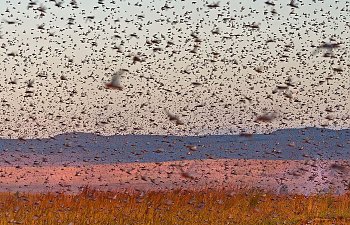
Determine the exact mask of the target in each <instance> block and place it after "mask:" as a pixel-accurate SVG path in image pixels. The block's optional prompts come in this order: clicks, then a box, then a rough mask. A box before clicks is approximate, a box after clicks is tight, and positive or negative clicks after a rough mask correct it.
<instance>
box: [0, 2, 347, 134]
mask: <svg viewBox="0 0 350 225" xmlns="http://www.w3.org/2000/svg"><path fill="white" fill-rule="evenodd" d="M214 3H215V2H207V1H180V0H176V1H117V0H115V1H103V0H100V1H98V0H96V1H95V0H93V1H79V0H77V1H63V2H58V1H56V2H55V1H12V0H11V1H5V0H0V15H1V23H0V37H1V39H0V47H1V48H0V52H1V54H0V62H1V64H0V74H1V76H0V85H1V86H0V100H1V104H2V107H1V114H0V121H1V127H0V128H1V129H0V136H1V137H9V138H18V137H24V138H31V137H47V136H52V135H55V134H59V133H65V132H72V131H77V132H98V133H102V134H108V135H111V134H172V135H204V134H236V133H240V132H256V133H266V132H271V131H272V130H276V129H283V128H293V127H306V126H323V127H328V128H333V129H341V128H349V124H350V113H349V112H350V103H349V102H350V101H349V96H350V89H349V88H350V79H349V67H350V60H349V59H350V54H349V45H350V40H349V37H350V36H349V33H350V22H349V18H350V11H349V10H350V3H349V1H331V0H324V1H318V0H315V1H302V2H301V1H295V6H296V7H292V6H290V5H289V3H290V1H282V0H280V1H269V3H270V4H266V1H260V0H256V1H253V0H247V1H241V2H240V1H220V2H219V3H218V7H209V6H210V5H215V4H214ZM271 3H272V4H271ZM324 43H330V44H335V43H336V44H339V47H338V48H335V49H333V50H332V51H330V50H326V49H324V48H321V46H322V44H324ZM118 49H119V50H118ZM135 56H137V57H138V58H139V59H140V61H141V62H138V61H134V60H133V59H134V57H135ZM120 69H127V70H128V72H126V73H124V74H123V76H122V77H120V82H121V85H122V86H123V90H112V89H108V88H106V87H105V84H106V83H108V82H110V81H111V79H112V77H113V74H114V73H116V72H117V71H119V70H120ZM29 83H31V85H28V84H29ZM278 87H279V88H278ZM167 112H169V113H170V114H171V115H172V116H175V117H176V118H177V120H178V121H181V124H177V123H176V120H170V116H169V115H168V114H167ZM264 118H265V119H264Z"/></svg>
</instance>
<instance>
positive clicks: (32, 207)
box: [0, 189, 350, 225]
mask: <svg viewBox="0 0 350 225" xmlns="http://www.w3.org/2000/svg"><path fill="white" fill-rule="evenodd" d="M0 224H33V225H34V224H35V225H40V224H65V225H68V224H69V225H73V224H74V225H83V224H104V225H108V224H162V225H163V224H164V225H168V224H169V225H170V224H215V225H217V224H254V225H255V224H350V194H344V195H341V196H334V195H319V196H309V197H305V196H302V195H285V196H282V195H280V196H278V195H274V194H271V193H263V192H259V191H249V192H247V193H244V192H240V193H230V192H228V191H218V190H216V191H214V190H207V191H180V190H178V191H167V192H148V193H135V192H134V193H114V192H99V191H94V190H90V189H85V190H84V191H82V192H81V193H79V194H77V195H69V194H54V193H46V194H21V193H1V194H0Z"/></svg>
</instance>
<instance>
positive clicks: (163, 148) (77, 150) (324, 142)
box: [0, 127, 350, 166]
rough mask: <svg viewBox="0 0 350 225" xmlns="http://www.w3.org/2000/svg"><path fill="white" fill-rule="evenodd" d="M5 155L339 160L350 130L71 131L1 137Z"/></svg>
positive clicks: (348, 153) (34, 158) (8, 159)
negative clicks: (224, 132)
mask: <svg viewBox="0 0 350 225" xmlns="http://www.w3.org/2000/svg"><path fill="white" fill-rule="evenodd" d="M193 146H195V147H193ZM0 154H1V159H0V165H18V166H21V165H38V166H40V165H45V164H48V165H49V164H64V165H67V166H68V165H81V164H91V163H94V164H98V163H119V162H163V161H174V160H194V159H208V158H209V159H269V160H305V159H322V160H328V159H332V160H340V159H349V158H350V129H343V130H331V129H326V128H314V127H312V128H311V127H310V128H295V129H283V130H277V131H274V132H272V133H270V134H253V135H249V134H244V135H207V136H164V135H112V136H102V135H99V134H93V133H66V134H60V135H56V136H54V137H52V138H43V139H27V140H24V139H0Z"/></svg>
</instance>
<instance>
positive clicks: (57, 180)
mask: <svg viewBox="0 0 350 225" xmlns="http://www.w3.org/2000/svg"><path fill="white" fill-rule="evenodd" d="M0 176H1V179H0V191H1V192H8V191H9V192H16V191H19V192H60V191H64V192H69V193H77V192H79V190H80V188H81V187H85V186H89V187H91V188H93V189H98V190H113V191H118V192H119V191H120V192H121V191H124V190H130V189H136V190H172V189H187V190H200V189H206V188H211V189H222V188H224V189H229V190H240V189H242V188H243V189H246V188H249V189H250V188H257V189H261V190H266V191H273V192H275V193H281V194H286V193H288V194H291V193H298V194H307V195H308V194H314V193H325V192H333V193H337V194H341V193H344V191H345V190H347V188H348V187H349V180H350V166H349V162H348V161H335V160H328V161H321V160H300V161H297V160H288V161H283V160H278V161H276V160H243V159H229V160H225V159H221V160H210V159H207V160H189V161H173V162H163V163H119V164H101V165H96V164H94V165H81V166H17V167H14V166H2V167H1V168H0Z"/></svg>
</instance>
